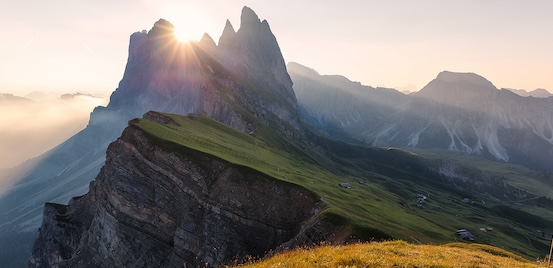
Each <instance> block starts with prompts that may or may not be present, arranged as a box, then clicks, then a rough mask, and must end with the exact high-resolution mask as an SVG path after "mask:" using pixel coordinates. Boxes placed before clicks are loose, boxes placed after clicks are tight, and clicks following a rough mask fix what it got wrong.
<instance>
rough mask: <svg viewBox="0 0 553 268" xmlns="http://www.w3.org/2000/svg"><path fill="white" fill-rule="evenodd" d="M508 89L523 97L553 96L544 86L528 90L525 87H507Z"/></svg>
mask: <svg viewBox="0 0 553 268" xmlns="http://www.w3.org/2000/svg"><path fill="white" fill-rule="evenodd" d="M506 90H509V91H512V92H513V93H515V94H517V95H519V96H522V97H536V98H549V97H551V96H553V94H551V93H550V92H549V91H547V90H545V89H543V88H538V89H534V90H532V91H526V90H524V89H512V88H506Z"/></svg>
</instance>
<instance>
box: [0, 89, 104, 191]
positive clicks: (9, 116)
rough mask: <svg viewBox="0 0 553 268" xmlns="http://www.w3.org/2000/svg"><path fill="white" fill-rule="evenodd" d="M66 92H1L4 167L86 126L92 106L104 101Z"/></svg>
mask: <svg viewBox="0 0 553 268" xmlns="http://www.w3.org/2000/svg"><path fill="white" fill-rule="evenodd" d="M64 96H65V97H63V98H61V97H60V96H57V97H56V98H55V99H47V100H41V101H35V100H32V99H28V98H23V97H17V96H14V95H10V94H0V127H1V128H2V131H1V132H0V144H2V146H1V147H0V168H7V167H13V166H15V165H18V164H21V163H22V162H23V161H25V160H28V159H30V158H32V157H35V156H38V155H39V154H41V153H44V152H45V151H47V150H49V149H51V148H53V147H54V146H56V145H58V144H60V143H61V142H63V141H64V140H66V139H67V138H69V137H71V136H72V135H74V134H75V133H77V132H78V131H80V130H82V129H83V128H84V127H85V126H86V122H87V121H88V117H89V116H90V112H91V111H92V109H93V108H94V107H96V106H98V105H101V104H102V103H103V101H104V100H103V99H102V98H96V97H92V96H87V95H82V94H75V95H69V94H68V95H64ZM70 96H71V97H70ZM0 188H1V187H0Z"/></svg>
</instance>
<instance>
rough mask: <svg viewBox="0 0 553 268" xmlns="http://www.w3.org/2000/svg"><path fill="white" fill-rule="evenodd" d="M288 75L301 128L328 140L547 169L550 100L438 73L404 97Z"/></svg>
mask: <svg viewBox="0 0 553 268" xmlns="http://www.w3.org/2000/svg"><path fill="white" fill-rule="evenodd" d="M289 69H290V71H291V75H292V77H293V79H294V83H295V90H296V92H297V96H298V102H299V104H300V107H301V111H302V115H303V116H304V120H305V122H306V123H308V124H309V125H311V126H312V127H313V128H314V129H315V130H317V131H319V132H320V133H323V134H326V135H328V136H332V137H334V138H338V139H342V140H348V141H352V140H357V141H361V142H363V143H366V144H372V145H375V146H396V147H417V148H423V149H443V150H450V151H458V152H463V153H468V154H477V155H482V156H485V157H488V158H493V159H497V160H500V161H507V162H513V163H519V164H524V165H526V166H528V167H531V168H534V169H539V170H551V169H552V167H553V162H552V161H551V159H553V108H552V107H553V105H552V104H553V98H533V97H520V96H518V95H516V94H514V93H512V92H511V91H508V90H498V89H497V88H496V87H495V86H494V85H493V84H492V83H491V82H490V81H488V80H486V79H485V78H483V77H481V76H479V75H476V74H472V73H453V72H442V73H440V74H439V75H438V76H437V77H436V79H434V80H433V81H431V82H430V83H429V84H428V85H427V86H425V87H424V88H423V89H421V90H420V91H419V92H417V93H413V94H410V95H403V94H400V93H399V92H397V91H396V92H393V91H390V92H385V91H382V90H380V91H379V90H378V89H374V88H371V87H364V86H361V85H359V84H357V83H354V82H351V81H349V80H347V79H336V78H334V79H331V76H320V75H318V74H316V73H313V72H311V73H309V72H307V71H305V67H303V68H301V67H298V66H295V65H292V64H291V65H289ZM302 70H303V71H302ZM331 80H332V81H331Z"/></svg>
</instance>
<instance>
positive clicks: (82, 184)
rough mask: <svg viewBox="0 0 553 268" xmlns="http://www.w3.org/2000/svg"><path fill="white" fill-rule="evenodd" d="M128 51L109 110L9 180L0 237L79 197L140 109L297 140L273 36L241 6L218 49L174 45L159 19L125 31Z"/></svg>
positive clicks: (288, 86)
mask: <svg viewBox="0 0 553 268" xmlns="http://www.w3.org/2000/svg"><path fill="white" fill-rule="evenodd" d="M227 36H228V38H227ZM128 52H129V56H128V62H127V65H126V68H125V73H124V75H123V78H122V80H121V81H120V83H119V86H118V88H117V89H116V90H115V92H113V94H112V96H111V98H110V103H109V105H108V106H107V107H97V108H95V109H94V111H93V112H92V113H91V116H90V121H89V124H88V126H87V127H86V129H84V130H82V131H81V132H79V133H78V134H76V135H75V136H73V137H71V138H70V139H69V140H67V141H65V142H64V143H62V144H60V145H59V146H57V147H56V148H54V149H52V150H51V151H49V152H47V153H45V154H44V155H42V156H41V157H40V158H39V159H37V161H35V162H36V165H34V166H33V167H32V168H30V169H29V170H28V171H27V172H25V173H24V174H23V175H22V176H20V177H18V178H14V179H13V180H14V181H15V180H17V183H16V184H15V185H14V186H13V187H12V188H11V189H10V191H9V192H7V194H6V195H5V196H3V197H2V198H1V200H0V239H1V237H2V235H3V234H10V235H11V234H14V233H19V232H22V231H34V230H36V228H37V227H38V226H39V225H40V221H41V218H42V215H41V211H42V209H43V204H44V203H45V202H57V203H66V202H68V201H69V199H70V198H71V197H72V196H78V195H83V194H85V193H86V192H87V191H88V184H89V182H90V181H91V180H92V179H93V178H94V177H95V176H96V175H97V174H98V172H99V171H100V168H101V167H102V165H103V164H104V161H105V152H106V149H107V146H108V144H109V143H111V142H112V141H114V140H115V139H116V138H117V137H118V136H119V135H120V134H121V131H122V130H123V129H124V128H125V126H126V124H127V121H128V120H130V119H132V118H137V117H140V116H142V115H143V114H144V113H146V112H147V111H150V110H156V111H161V112H168V113H175V114H181V115H187V114H190V113H202V114H205V115H207V116H209V117H211V118H214V119H216V120H218V121H220V122H223V123H225V124H227V125H230V126H232V127H233V128H236V129H239V130H241V131H243V132H246V133H250V132H252V131H254V130H255V128H256V124H257V123H259V122H261V123H263V124H266V125H269V126H270V127H271V128H274V129H275V130H276V131H277V132H278V133H280V134H282V135H284V136H286V137H288V138H291V139H293V140H294V139H297V140H302V137H304V134H303V131H304V130H303V127H302V125H301V124H300V123H299V122H300V119H299V112H298V108H297V103H296V99H295V95H294V93H293V90H292V82H291V80H290V77H289V76H288V74H287V73H286V67H285V65H284V60H283V59H282V54H281V53H280V49H279V47H278V43H277V41H276V38H275V37H274V35H273V34H272V33H271V31H270V28H269V26H268V23H267V22H266V21H263V22H261V21H260V20H259V19H258V18H257V15H255V13H254V12H253V11H252V10H251V9H249V8H244V10H243V14H242V25H241V27H240V29H239V30H238V32H234V29H233V28H232V26H230V23H227V27H225V32H224V33H223V36H222V37H221V40H220V44H219V45H215V43H214V42H213V39H212V38H211V37H209V36H204V38H202V40H201V41H200V42H192V43H189V44H183V43H180V42H178V41H176V39H175V38H174V36H173V26H172V25H171V23H170V22H168V21H166V20H163V19H161V20H159V21H158V22H156V23H155V25H154V26H153V27H152V29H151V30H149V31H146V30H144V31H140V32H136V33H134V34H132V35H131V37H130V45H129V51H128ZM6 257H7V256H6ZM1 258H2V256H1V255H0V262H1V261H2V259H1Z"/></svg>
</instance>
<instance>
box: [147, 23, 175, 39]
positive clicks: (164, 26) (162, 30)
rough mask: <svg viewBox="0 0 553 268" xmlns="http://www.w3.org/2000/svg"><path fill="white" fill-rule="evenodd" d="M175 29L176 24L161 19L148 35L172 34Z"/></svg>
mask: <svg viewBox="0 0 553 268" xmlns="http://www.w3.org/2000/svg"><path fill="white" fill-rule="evenodd" d="M174 30H175V26H174V25H173V24H172V23H170V22H169V21H168V20H165V19H159V20H158V21H157V22H156V23H154V26H153V27H152V29H151V30H150V31H149V32H148V35H151V36H162V35H172V34H173V31H174Z"/></svg>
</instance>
